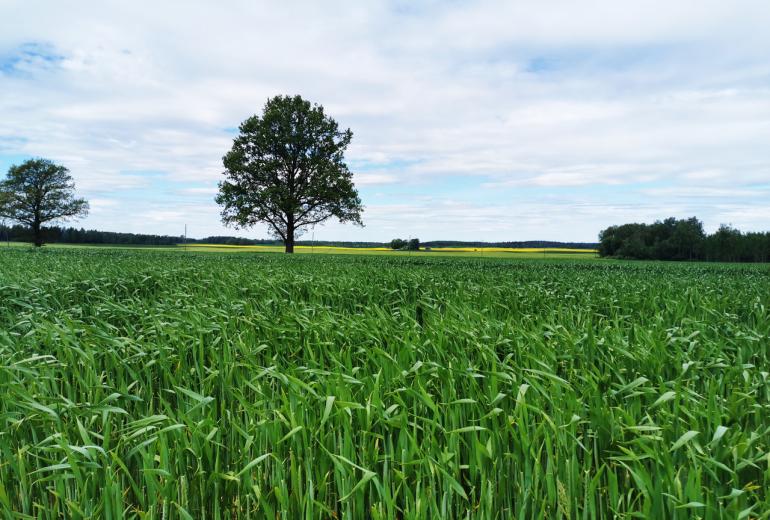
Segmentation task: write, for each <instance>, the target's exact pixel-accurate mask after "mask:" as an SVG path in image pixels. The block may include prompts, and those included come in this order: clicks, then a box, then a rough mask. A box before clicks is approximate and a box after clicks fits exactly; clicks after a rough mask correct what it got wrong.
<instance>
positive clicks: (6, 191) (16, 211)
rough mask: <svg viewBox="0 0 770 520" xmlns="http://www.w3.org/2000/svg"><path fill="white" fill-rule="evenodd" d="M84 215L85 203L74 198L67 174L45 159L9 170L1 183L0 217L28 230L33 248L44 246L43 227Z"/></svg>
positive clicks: (72, 185) (72, 187)
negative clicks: (32, 237)
mask: <svg viewBox="0 0 770 520" xmlns="http://www.w3.org/2000/svg"><path fill="white" fill-rule="evenodd" d="M86 215H88V202H86V200H85V199H79V198H76V197H75V183H74V181H73V180H72V176H70V173H69V170H68V169H67V168H65V167H64V166H61V165H58V164H54V163H53V162H51V161H49V160H47V159H30V160H28V161H25V162H23V163H22V164H20V165H17V166H11V167H10V168H9V169H8V175H7V177H6V178H5V180H3V181H2V182H0V217H5V218H8V219H10V220H14V221H16V222H19V223H20V224H24V225H27V226H29V227H30V228H31V229H32V234H33V235H34V237H35V246H36V247H40V246H42V245H43V235H42V229H41V228H42V225H43V224H45V223H47V222H51V221H57V220H58V221H63V220H68V219H72V218H79V217H85V216H86Z"/></svg>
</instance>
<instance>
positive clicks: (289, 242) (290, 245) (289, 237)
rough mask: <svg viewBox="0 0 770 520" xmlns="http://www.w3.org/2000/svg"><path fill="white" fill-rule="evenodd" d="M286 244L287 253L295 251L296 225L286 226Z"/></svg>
mask: <svg viewBox="0 0 770 520" xmlns="http://www.w3.org/2000/svg"><path fill="white" fill-rule="evenodd" d="M284 245H285V246H286V251H285V252H286V253H287V254H290V253H294V227H293V226H291V225H290V226H287V227H286V241H285V242H284Z"/></svg>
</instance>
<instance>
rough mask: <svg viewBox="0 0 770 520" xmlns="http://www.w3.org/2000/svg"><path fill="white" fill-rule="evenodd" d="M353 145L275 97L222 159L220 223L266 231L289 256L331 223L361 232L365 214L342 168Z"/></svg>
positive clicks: (304, 108)
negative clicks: (303, 237)
mask: <svg viewBox="0 0 770 520" xmlns="http://www.w3.org/2000/svg"><path fill="white" fill-rule="evenodd" d="M352 138H353V133H352V132H351V131H350V129H346V130H340V129H339V126H338V124H337V122H336V121H335V120H334V119H332V118H331V117H329V116H327V115H326V114H325V113H324V109H323V107H322V106H321V105H318V104H314V105H311V103H310V102H309V101H306V100H304V99H302V98H301V97H300V96H294V97H290V96H276V97H273V98H271V99H269V100H268V101H267V103H266V104H265V107H264V109H263V112H262V115H261V116H259V115H254V116H252V117H250V118H248V119H246V120H245V121H244V122H243V123H242V124H241V126H240V127H239V135H238V136H237V137H236V138H235V140H234V141H233V146H232V149H231V150H230V151H229V152H228V153H227V154H226V155H225V156H224V158H223V163H224V166H225V169H226V170H225V172H224V175H225V177H226V178H225V180H224V181H222V182H221V183H220V184H219V194H218V195H217V197H216V201H217V203H218V204H220V205H222V207H223V209H222V220H223V222H224V223H225V224H228V225H233V226H235V227H236V228H248V227H251V226H254V225H255V224H257V223H264V224H267V225H268V226H269V228H270V230H271V231H272V233H273V235H275V236H276V237H277V238H280V239H281V240H283V242H284V244H285V247H286V252H287V253H292V252H293V251H294V242H295V237H296V236H298V235H299V234H301V233H302V232H303V231H304V230H305V229H307V228H308V227H310V226H314V225H316V224H320V223H322V222H325V221H327V220H328V219H330V218H336V219H337V220H339V221H340V222H352V223H354V224H358V225H363V223H362V221H361V212H362V211H363V207H362V205H361V199H360V198H359V196H358V192H357V191H356V189H355V186H354V185H353V174H352V173H351V172H350V170H349V169H348V167H347V165H346V164H345V157H344V154H345V150H346V149H347V147H348V145H349V144H350V141H351V139H352Z"/></svg>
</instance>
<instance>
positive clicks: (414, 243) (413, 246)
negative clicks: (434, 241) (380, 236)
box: [390, 238, 420, 251]
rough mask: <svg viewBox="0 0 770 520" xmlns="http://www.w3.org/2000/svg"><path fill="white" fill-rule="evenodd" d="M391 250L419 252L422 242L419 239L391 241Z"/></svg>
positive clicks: (396, 239) (395, 239)
mask: <svg viewBox="0 0 770 520" xmlns="http://www.w3.org/2000/svg"><path fill="white" fill-rule="evenodd" d="M390 248H391V249H398V250H401V249H403V250H405V251H419V250H420V240H419V239H418V238H410V239H409V240H404V239H403V238H394V239H393V240H391V241H390Z"/></svg>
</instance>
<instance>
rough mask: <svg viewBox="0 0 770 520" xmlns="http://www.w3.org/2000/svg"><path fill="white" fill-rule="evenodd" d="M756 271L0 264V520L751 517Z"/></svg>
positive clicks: (294, 260) (1, 255)
mask: <svg viewBox="0 0 770 520" xmlns="http://www.w3.org/2000/svg"><path fill="white" fill-rule="evenodd" d="M769 308H770V271H768V268H767V267H766V266H750V267H745V266H723V265H695V264H652V263H647V264H645V263H638V264H630V263H619V262H611V261H571V260H562V261H560V260H553V261H537V260H532V261H527V260H507V259H472V258H448V257H441V258H426V257H420V256H415V257H409V256H344V257H340V256H331V255H330V256H324V255H318V256H294V257H286V256H283V255H269V254H262V255H252V254H241V255H228V254H217V253H211V254H190V253H188V254H183V253H174V252H153V251H130V250H110V249H92V250H89V249H61V250H43V251H37V252H34V251H25V250H21V249H13V248H11V249H10V250H8V251H1V252H0V511H2V515H3V517H4V518H8V519H11V518H46V519H53V518H105V519H118V518H157V519H161V518H163V519H171V518H182V519H190V518H196V519H198V518H201V519H202V518H207V519H220V518H255V519H256V518H271V519H272V518H286V519H289V518H291V519H293V518H307V519H311V518H338V519H354V518H375V519H377V518H398V519H417V518H484V519H498V518H499V519H505V518H522V519H524V518H560V517H561V518H583V519H591V518H635V517H637V518H674V519H677V518H679V519H682V518H768V517H770V492H769V491H768V490H769V489H770V379H769V374H768V372H769V371H770V364H769V363H768V358H769V357H770V312H769V311H768V309H769Z"/></svg>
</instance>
